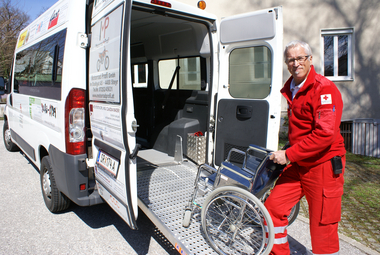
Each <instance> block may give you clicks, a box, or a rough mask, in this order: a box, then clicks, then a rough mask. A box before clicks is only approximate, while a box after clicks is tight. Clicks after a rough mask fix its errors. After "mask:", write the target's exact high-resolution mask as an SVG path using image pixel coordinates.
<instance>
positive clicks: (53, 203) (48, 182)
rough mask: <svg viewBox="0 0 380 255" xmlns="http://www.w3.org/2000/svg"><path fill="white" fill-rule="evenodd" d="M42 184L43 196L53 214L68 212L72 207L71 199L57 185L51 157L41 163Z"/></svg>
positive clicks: (44, 158)
mask: <svg viewBox="0 0 380 255" xmlns="http://www.w3.org/2000/svg"><path fill="white" fill-rule="evenodd" d="M40 183H41V191H42V196H43V197H44V201H45V205H46V207H47V208H48V209H49V211H51V212H52V213H56V212H60V211H63V210H66V209H67V208H68V207H69V206H70V202H71V201H70V199H68V198H67V197H66V196H65V195H64V194H62V193H61V192H60V191H59V190H58V188H57V185H56V183H55V179H54V174H53V169H52V167H51V163H50V158H49V156H45V157H43V158H42V161H41V169H40Z"/></svg>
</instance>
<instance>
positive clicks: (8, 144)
mask: <svg viewBox="0 0 380 255" xmlns="http://www.w3.org/2000/svg"><path fill="white" fill-rule="evenodd" d="M3 141H4V145H5V148H6V149H7V150H8V151H19V150H20V149H19V148H18V146H17V145H16V144H14V143H13V142H12V139H11V130H10V129H9V127H8V121H7V120H4V126H3Z"/></svg>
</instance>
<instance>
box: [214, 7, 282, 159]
mask: <svg viewBox="0 0 380 255" xmlns="http://www.w3.org/2000/svg"><path fill="white" fill-rule="evenodd" d="M282 40H283V25H282V8H281V7H277V8H272V9H266V10H261V11H257V12H253V13H248V14H242V15H237V16H233V17H229V18H225V19H223V20H222V21H221V24H220V56H219V57H220V70H219V84H218V86H219V88H218V99H217V118H216V121H215V123H216V126H215V128H216V131H215V134H216V137H215V141H216V142H215V149H214V152H215V155H214V160H215V164H216V165H220V163H221V162H222V161H223V160H224V159H226V157H227V154H228V152H229V150H230V149H231V148H233V147H234V148H239V149H242V150H245V149H246V148H247V147H248V145H249V144H256V145H259V146H262V147H266V148H269V149H272V150H275V149H277V145H278V131H279V123H280V113H281V112H280V111H281V96H280V92H279V90H280V88H281V87H282V70H283V69H282ZM232 160H234V161H237V162H240V161H242V158H234V157H233V158H232Z"/></svg>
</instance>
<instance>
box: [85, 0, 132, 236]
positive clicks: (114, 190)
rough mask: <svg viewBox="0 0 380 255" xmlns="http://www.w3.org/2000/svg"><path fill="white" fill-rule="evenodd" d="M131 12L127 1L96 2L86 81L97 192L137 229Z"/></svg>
mask: <svg viewBox="0 0 380 255" xmlns="http://www.w3.org/2000/svg"><path fill="white" fill-rule="evenodd" d="M130 12H131V1H95V4H94V8H93V15H92V16H93V17H92V18H93V19H92V25H91V32H92V37H91V48H90V65H89V77H88V80H89V100H90V103H89V112H90V123H91V131H92V135H93V138H92V145H93V146H92V148H93V153H92V154H93V160H94V171H95V179H96V184H97V188H98V191H99V194H100V195H101V196H102V198H103V199H104V200H105V201H106V202H107V203H108V204H109V205H110V206H111V207H112V208H113V209H114V210H115V211H116V212H117V213H118V214H119V215H120V216H121V217H122V218H123V219H124V221H125V222H126V223H127V224H128V225H129V226H130V227H131V228H132V229H135V228H136V219H137V212H138V209H137V179H136V159H135V157H136V154H137V150H138V147H136V138H135V132H136V128H137V124H136V120H135V117H134V108H133V96H132V86H131V81H132V79H131V77H130V72H129V71H128V70H130V60H129V59H130V58H129V53H130V52H129V35H130V29H129V23H130V16H131V15H130Z"/></svg>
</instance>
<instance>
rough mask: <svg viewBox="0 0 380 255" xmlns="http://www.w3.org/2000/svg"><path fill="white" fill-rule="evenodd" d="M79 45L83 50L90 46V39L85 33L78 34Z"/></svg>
mask: <svg viewBox="0 0 380 255" xmlns="http://www.w3.org/2000/svg"><path fill="white" fill-rule="evenodd" d="M78 44H79V46H80V47H81V48H83V49H86V48H88V46H89V38H88V36H87V34H85V33H78Z"/></svg>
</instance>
